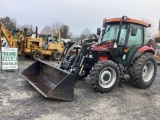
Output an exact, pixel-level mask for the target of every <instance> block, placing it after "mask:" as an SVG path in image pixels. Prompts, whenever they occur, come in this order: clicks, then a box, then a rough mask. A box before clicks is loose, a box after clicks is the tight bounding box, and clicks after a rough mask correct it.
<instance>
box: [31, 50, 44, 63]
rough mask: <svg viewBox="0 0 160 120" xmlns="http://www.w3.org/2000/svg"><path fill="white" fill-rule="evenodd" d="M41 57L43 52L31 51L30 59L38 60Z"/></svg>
mask: <svg viewBox="0 0 160 120" xmlns="http://www.w3.org/2000/svg"><path fill="white" fill-rule="evenodd" d="M42 58H43V54H42V53H41V52H40V51H34V52H33V53H32V59H33V60H35V61H38V60H40V59H42Z"/></svg>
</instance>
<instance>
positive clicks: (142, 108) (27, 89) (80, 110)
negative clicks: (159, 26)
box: [0, 57, 160, 120]
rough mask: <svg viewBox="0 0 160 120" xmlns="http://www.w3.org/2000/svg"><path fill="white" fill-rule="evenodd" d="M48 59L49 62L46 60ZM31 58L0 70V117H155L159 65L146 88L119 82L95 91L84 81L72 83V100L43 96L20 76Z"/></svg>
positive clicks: (53, 119) (138, 119)
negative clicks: (14, 68) (14, 67)
mask: <svg viewBox="0 0 160 120" xmlns="http://www.w3.org/2000/svg"><path fill="white" fill-rule="evenodd" d="M47 62H50V61H47ZM31 63H33V61H31V60H27V59H25V58H23V57H19V71H18V72H16V71H12V72H11V71H10V72H9V71H3V72H2V71H0V120H60V119H62V120H77V119H80V120H81V119H82V120H131V119H132V120H158V119H160V114H159V113H160V87H159V86H160V81H159V78H160V74H159V73H160V66H158V71H157V76H156V79H155V82H154V83H153V85H152V86H151V87H150V88H149V89H144V90H141V89H137V88H134V87H133V86H132V85H131V84H129V82H127V80H126V82H123V83H121V84H119V85H118V86H117V87H116V88H115V89H114V90H113V91H112V92H110V93H105V94H101V93H96V92H94V91H93V89H92V86H91V85H90V83H89V82H88V80H83V81H78V82H77V84H76V85H75V88H74V90H75V98H74V101H73V102H64V101H58V100H51V99H46V98H44V97H43V96H42V95H41V94H40V93H39V92H37V91H36V90H35V89H34V88H33V87H32V86H31V85H30V84H29V83H28V82H26V80H25V79H26V78H25V77H23V76H22V75H21V72H22V71H23V70H24V69H25V68H26V67H27V66H29V65H30V64H31Z"/></svg>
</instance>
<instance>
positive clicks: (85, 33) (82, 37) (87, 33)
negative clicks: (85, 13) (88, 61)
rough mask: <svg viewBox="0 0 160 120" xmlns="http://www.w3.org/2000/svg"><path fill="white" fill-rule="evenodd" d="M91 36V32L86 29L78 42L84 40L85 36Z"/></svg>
mask: <svg viewBox="0 0 160 120" xmlns="http://www.w3.org/2000/svg"><path fill="white" fill-rule="evenodd" d="M89 35H91V32H90V30H89V29H88V28H86V29H85V30H84V31H83V32H82V33H81V35H80V38H79V39H80V40H83V39H85V38H86V37H87V36H89Z"/></svg>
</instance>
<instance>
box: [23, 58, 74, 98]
mask: <svg viewBox="0 0 160 120" xmlns="http://www.w3.org/2000/svg"><path fill="white" fill-rule="evenodd" d="M22 74H23V75H24V76H26V77H27V81H28V82H29V83H30V84H31V85H32V86H33V87H34V88H36V89H37V90H38V91H39V92H40V93H41V94H42V95H43V96H45V97H46V98H53V99H58V100H64V101H72V100H73V99H74V75H73V74H72V73H69V72H66V71H64V70H62V69H59V68H57V67H54V66H51V65H49V64H47V63H45V62H43V61H40V60H39V61H36V62H35V63H33V64H32V65H31V66H29V67H28V68H26V69H25V70H24V71H23V72H22Z"/></svg>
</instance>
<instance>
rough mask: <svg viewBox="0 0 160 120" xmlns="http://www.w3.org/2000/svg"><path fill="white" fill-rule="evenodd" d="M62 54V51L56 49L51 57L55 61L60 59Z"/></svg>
mask: <svg viewBox="0 0 160 120" xmlns="http://www.w3.org/2000/svg"><path fill="white" fill-rule="evenodd" d="M60 56H61V53H60V52H58V51H54V52H52V54H51V58H52V60H53V61H58V59H59V57H60Z"/></svg>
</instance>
